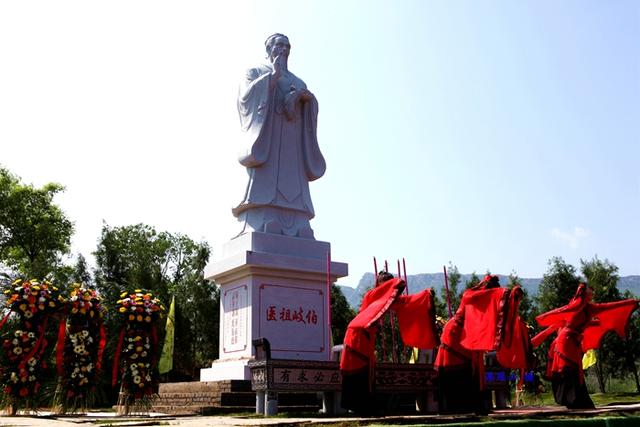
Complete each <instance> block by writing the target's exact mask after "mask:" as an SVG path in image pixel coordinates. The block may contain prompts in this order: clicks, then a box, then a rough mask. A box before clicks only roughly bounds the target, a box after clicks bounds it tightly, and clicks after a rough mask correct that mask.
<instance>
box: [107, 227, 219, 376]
mask: <svg viewBox="0 0 640 427" xmlns="http://www.w3.org/2000/svg"><path fill="white" fill-rule="evenodd" d="M94 254H95V256H96V273H95V281H96V287H97V288H98V289H99V290H100V292H101V294H102V295H103V297H104V298H105V302H106V303H111V304H109V305H113V304H114V303H115V301H117V300H118V299H119V295H120V293H121V292H124V291H125V290H132V289H136V288H141V289H146V290H149V291H153V292H154V293H155V294H156V295H158V296H159V297H160V299H161V300H162V301H163V302H164V303H165V304H168V303H169V301H170V299H171V296H172V295H175V296H176V319H175V320H176V325H175V328H176V329H175V336H176V341H175V352H174V372H172V374H171V376H172V377H173V378H181V379H189V378H193V377H194V375H196V374H197V369H198V368H200V367H203V366H205V364H207V363H208V362H209V361H210V360H212V359H214V358H215V357H216V356H217V352H218V328H217V322H218V317H219V315H218V313H219V312H218V310H219V294H218V289H217V287H216V286H215V284H213V283H209V282H207V281H205V280H204V267H205V265H206V263H207V260H208V259H209V254H210V249H209V246H208V245H207V244H206V243H196V242H194V241H192V240H191V239H189V238H188V237H186V236H184V235H180V234H171V233H168V232H157V231H156V230H155V229H154V228H153V227H151V226H149V225H145V224H136V225H131V226H125V227H109V226H108V225H106V224H105V225H103V228H102V234H101V236H100V240H99V242H98V248H97V250H96V252H95V253H94ZM107 324H108V326H109V327H110V330H112V331H115V330H117V329H118V326H117V324H116V323H115V320H114V318H113V317H109V318H108V319H107ZM110 345H115V342H111V343H110Z"/></svg>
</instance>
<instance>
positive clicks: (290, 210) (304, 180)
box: [232, 34, 326, 239]
mask: <svg viewBox="0 0 640 427" xmlns="http://www.w3.org/2000/svg"><path fill="white" fill-rule="evenodd" d="M265 45H266V50H267V58H268V60H269V61H268V64H264V65H260V66H258V67H255V68H251V69H249V70H248V71H247V73H246V76H245V78H244V81H243V82H242V84H241V86H240V92H239V95H238V112H239V113H240V123H241V126H242V131H243V136H244V137H245V138H247V139H248V140H247V141H246V147H247V149H246V151H245V152H243V154H242V155H241V156H240V158H239V161H240V163H241V164H242V165H243V166H245V167H246V168H247V173H248V174H249V183H248V184H247V190H246V192H245V196H244V200H243V201H242V203H240V204H239V205H238V206H237V207H235V208H234V209H233V211H232V212H233V215H234V216H235V217H236V218H238V221H241V222H243V223H244V228H243V231H251V230H253V231H260V232H266V233H274V234H284V235H288V236H296V237H302V238H307V239H313V238H314V237H313V230H312V229H311V227H310V225H309V220H310V219H311V218H313V217H314V215H315V213H314V210H313V204H312V203H311V195H310V193H309V181H313V180H316V179H318V178H320V177H321V176H322V175H323V174H324V172H325V169H326V164H325V161H324V157H323V156H322V153H321V152H320V148H319V147H318V139H317V135H316V129H317V120H318V101H317V100H316V98H315V96H314V95H313V94H312V93H311V92H309V90H307V86H306V85H305V83H304V82H303V81H302V80H301V79H300V78H298V77H297V76H295V75H294V74H293V73H292V72H290V71H289V69H288V67H287V61H288V58H289V52H290V50H291V45H290V44H289V39H288V38H287V36H285V35H283V34H274V35H272V36H270V37H269V38H268V39H267V40H266V42H265Z"/></svg>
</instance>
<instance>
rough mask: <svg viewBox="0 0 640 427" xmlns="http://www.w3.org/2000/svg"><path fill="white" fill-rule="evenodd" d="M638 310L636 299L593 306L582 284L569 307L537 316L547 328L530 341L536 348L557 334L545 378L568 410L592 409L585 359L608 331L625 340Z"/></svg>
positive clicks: (560, 402)
mask: <svg viewBox="0 0 640 427" xmlns="http://www.w3.org/2000/svg"><path fill="white" fill-rule="evenodd" d="M637 307H638V301H636V300H633V299H629V300H623V301H615V302H610V303H600V304H595V303H591V302H590V297H589V295H588V294H587V287H586V285H584V284H580V286H578V289H577V290H576V294H575V296H574V297H573V299H572V300H571V301H570V302H569V304H567V305H565V306H563V307H559V308H556V309H555V310H551V311H548V312H547V313H543V314H541V315H539V316H538V317H536V321H537V322H538V324H539V325H540V326H546V327H547V328H546V329H545V330H543V331H542V332H540V333H539V334H538V335H536V336H535V337H533V339H532V340H531V342H532V344H533V345H534V346H535V347H537V346H539V345H540V344H541V343H542V342H543V341H544V340H545V339H546V338H548V337H549V336H551V335H552V334H553V333H554V332H556V331H557V333H558V335H557V336H556V338H555V339H554V340H553V342H552V343H551V346H550V347H549V356H548V360H547V372H546V377H547V378H548V379H550V380H551V381H552V383H553V386H554V395H555V398H556V401H557V402H558V403H559V404H562V405H566V406H567V407H568V408H589V407H593V403H592V402H591V399H590V398H589V395H588V392H587V391H586V387H585V386H584V371H583V369H582V356H583V355H584V353H585V352H586V351H587V350H590V349H597V348H599V347H600V343H601V341H602V337H603V336H604V335H605V334H606V333H607V332H609V331H614V332H616V333H617V334H618V335H619V336H620V337H622V338H624V337H625V332H626V328H627V325H628V323H629V318H630V317H631V314H632V313H633V311H634V310H635V309H636V308H637Z"/></svg>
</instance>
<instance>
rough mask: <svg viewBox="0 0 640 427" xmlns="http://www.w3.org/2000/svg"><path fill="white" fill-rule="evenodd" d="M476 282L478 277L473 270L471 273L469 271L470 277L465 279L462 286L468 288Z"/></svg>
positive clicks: (478, 281) (478, 280)
mask: <svg viewBox="0 0 640 427" xmlns="http://www.w3.org/2000/svg"><path fill="white" fill-rule="evenodd" d="M478 283H480V277H479V276H478V275H477V274H476V272H475V271H474V272H473V273H471V277H469V280H467V281H466V282H465V284H464V288H465V290H466V289H469V288H473V287H474V286H475V285H477V284H478ZM460 296H461V297H462V295H460Z"/></svg>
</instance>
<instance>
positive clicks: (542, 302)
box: [536, 257, 580, 313]
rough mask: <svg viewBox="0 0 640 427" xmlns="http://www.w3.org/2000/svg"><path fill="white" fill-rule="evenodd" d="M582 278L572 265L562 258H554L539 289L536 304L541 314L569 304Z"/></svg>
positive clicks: (550, 261)
mask: <svg viewBox="0 0 640 427" xmlns="http://www.w3.org/2000/svg"><path fill="white" fill-rule="evenodd" d="M579 284H580V277H579V276H578V275H577V272H576V269H575V267H574V266H572V265H571V264H567V263H566V262H565V261H564V260H563V259H562V258H561V257H553V258H551V259H550V260H549V262H548V268H547V271H546V273H544V275H543V276H542V281H541V282H540V286H539V287H538V294H537V295H536V302H537V305H538V309H539V310H540V312H541V313H545V312H547V311H549V310H552V309H554V308H557V307H561V306H563V305H565V304H567V303H568V302H569V301H570V300H571V298H572V297H573V295H574V294H575V292H576V289H578V285H579Z"/></svg>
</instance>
